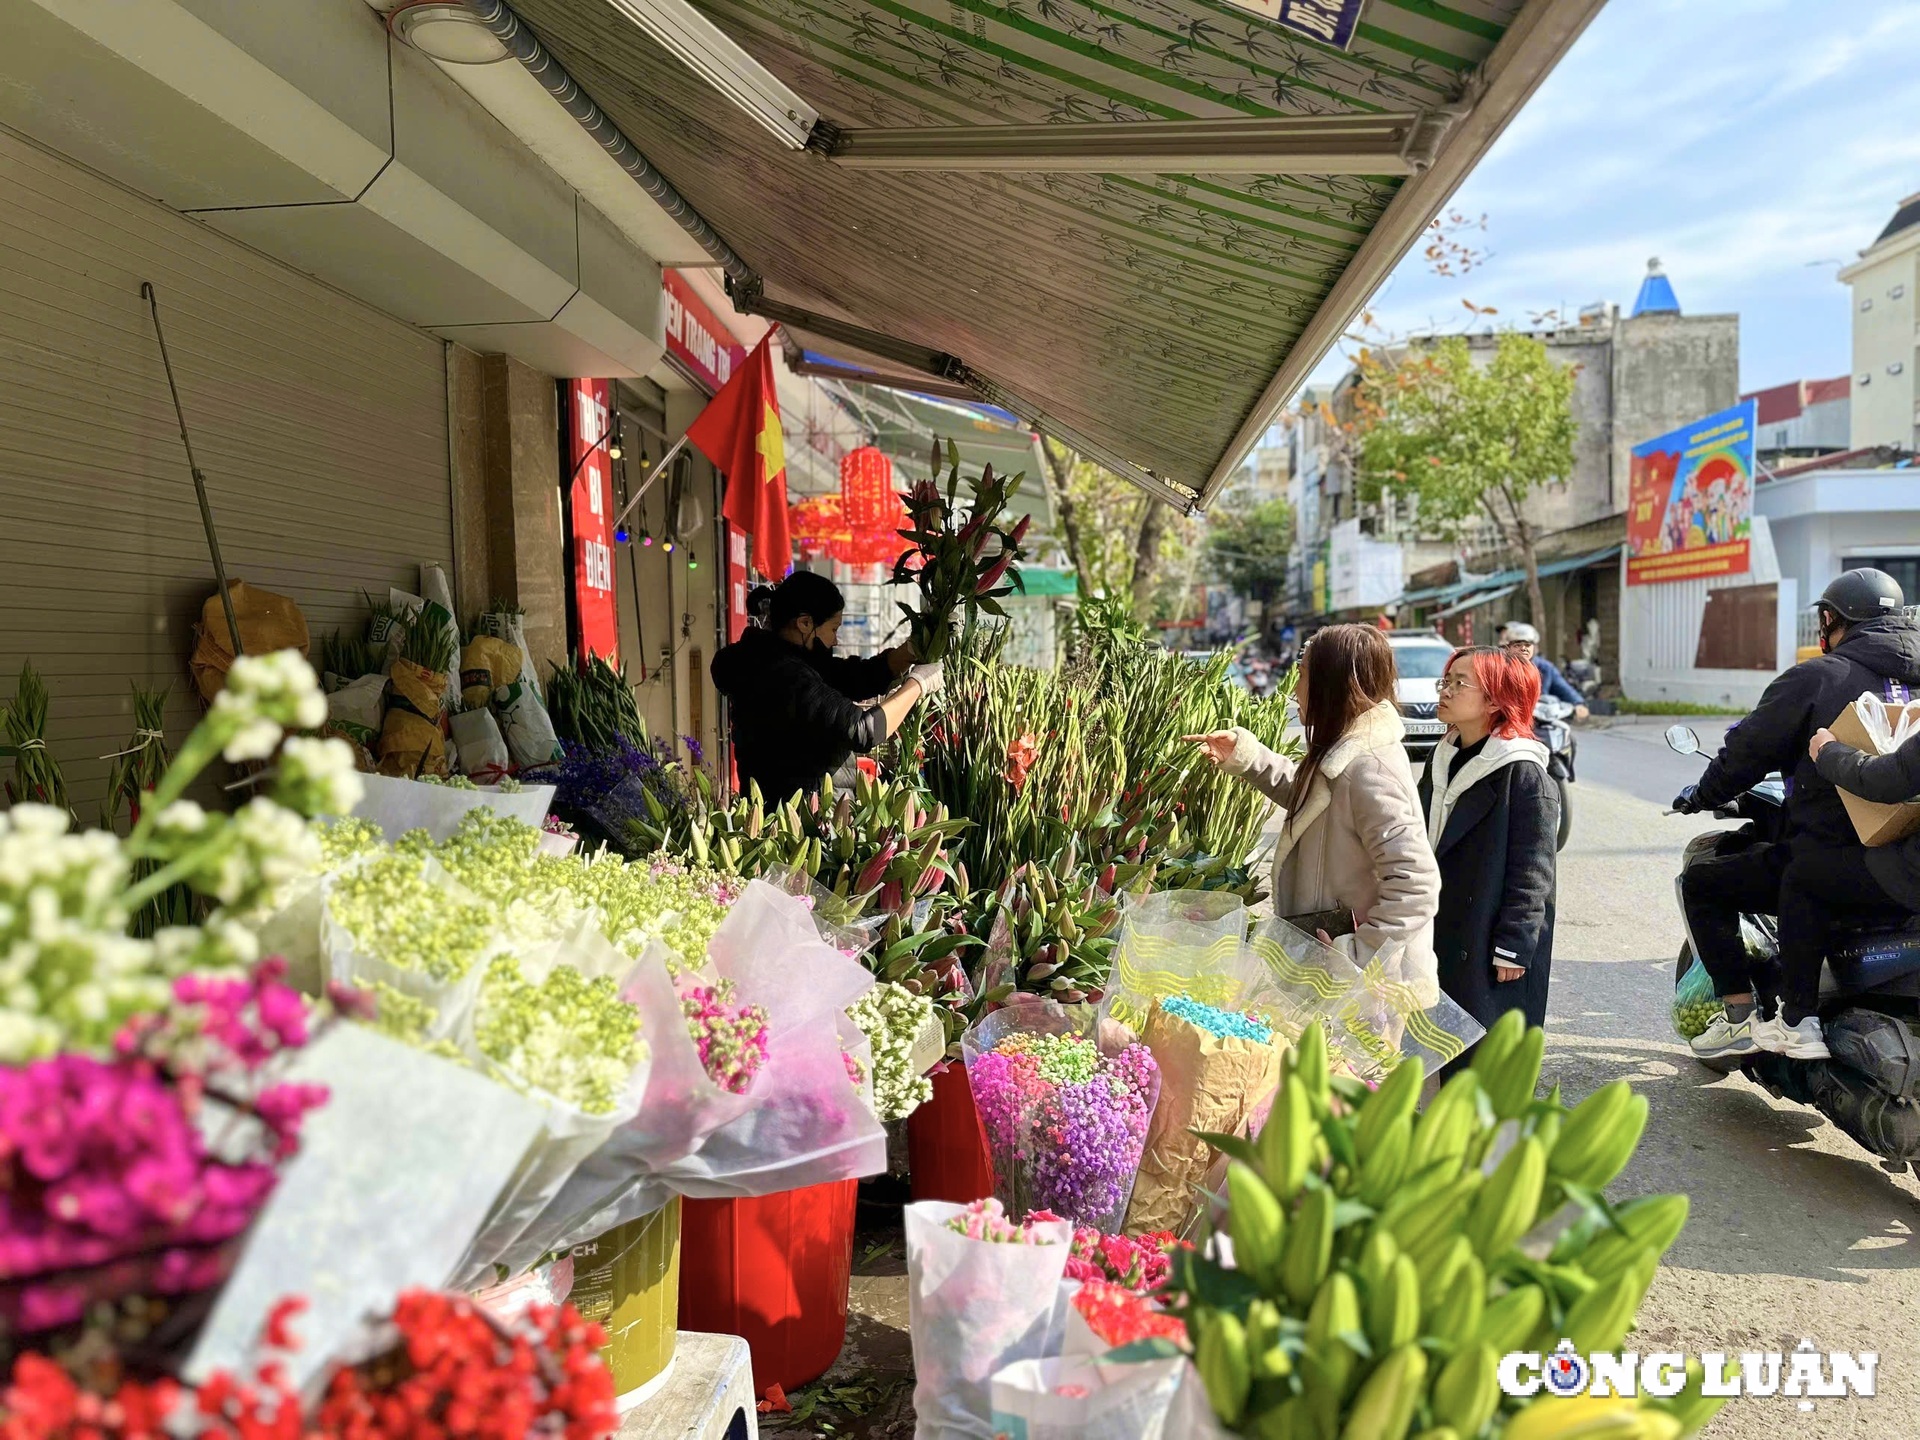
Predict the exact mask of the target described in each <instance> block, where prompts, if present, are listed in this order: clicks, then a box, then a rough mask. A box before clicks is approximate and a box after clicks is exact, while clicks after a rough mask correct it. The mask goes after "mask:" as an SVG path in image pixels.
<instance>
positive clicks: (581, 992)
mask: <svg viewBox="0 0 1920 1440" xmlns="http://www.w3.org/2000/svg"><path fill="white" fill-rule="evenodd" d="M635 968H636V967H635V965H634V963H633V962H631V961H629V960H628V959H627V958H626V957H625V956H624V955H622V954H621V953H620V952H619V951H617V950H615V949H614V948H613V947H612V946H611V945H610V944H608V943H607V941H606V939H605V937H604V936H602V935H601V934H600V933H599V931H598V929H597V928H595V927H594V926H593V924H592V921H591V919H590V917H582V918H581V920H580V921H579V922H577V923H576V924H575V926H574V927H572V929H571V931H570V932H569V933H566V934H564V935H561V936H558V937H557V938H556V939H555V941H554V942H553V943H552V944H551V945H549V946H547V947H543V948H542V949H540V950H536V951H532V952H526V953H522V954H519V955H512V956H500V957H497V958H496V959H495V960H494V961H493V962H492V964H491V966H490V973H489V975H488V977H487V979H486V981H485V982H484V983H483V984H482V986H481V990H480V994H479V997H478V1001H477V1003H476V1006H475V1010H474V1017H473V1026H472V1041H471V1046H472V1049H473V1050H474V1051H475V1052H477V1057H478V1059H479V1061H480V1063H481V1064H482V1065H483V1066H484V1068H485V1069H486V1070H487V1071H488V1072H489V1073H491V1074H493V1075H495V1076H496V1077H497V1078H499V1079H501V1080H502V1081H504V1082H505V1083H506V1085H507V1086H508V1087H509V1088H511V1089H513V1090H515V1091H516V1092H518V1093H520V1094H523V1095H526V1096H529V1097H530V1098H532V1099H534V1100H535V1101H537V1102H538V1103H539V1105H540V1107H541V1110H542V1122H543V1123H542V1126H541V1130H540V1133H539V1134H538V1135H537V1136H536V1137H535V1138H534V1140H533V1142H532V1143H531V1144H530V1145H529V1146H528V1147H527V1152H526V1155H525V1156H524V1157H523V1159H522V1161H521V1164H520V1167H519V1169H518V1170H517V1171H516V1173H515V1174H514V1177H513V1179H512V1180H511V1181H509V1182H508V1184H507V1185H506V1186H505V1188H504V1189H503V1190H502V1191H501V1193H500V1196H499V1198H498V1199H497V1200H496V1201H495V1202H494V1206H493V1209H492V1210H491V1211H490V1212H489V1213H488V1215H487V1219H486V1222H485V1223H484V1224H483V1225H482V1226H481V1228H480V1232H479V1234H477V1235H476V1236H475V1237H474V1240H473V1243H472V1245H471V1246H469V1248H468V1250H467V1254H466V1256H465V1258H464V1259H463V1260H462V1261H461V1264H460V1265H459V1267H458V1268H457V1269H456V1271H455V1277H454V1283H455V1285H456V1287H457V1288H462V1289H470V1288H472V1287H474V1286H476V1285H480V1284H483V1283H485V1282H487V1281H489V1280H492V1279H494V1278H495V1271H494V1267H495V1266H502V1267H504V1273H506V1274H509V1275H510V1274H513V1273H515V1271H516V1270H517V1269H521V1268H525V1266H526V1265H530V1264H532V1263H534V1261H536V1260H538V1258H539V1257H540V1256H541V1255H543V1254H545V1253H547V1252H548V1251H549V1250H553V1249H557V1248H558V1247H559V1242H560V1240H561V1238H562V1237H561V1236H560V1235H559V1234H558V1233H556V1232H555V1230H554V1229H553V1228H552V1227H553V1226H555V1225H556V1224H557V1223H558V1222H557V1221H554V1220H545V1221H543V1217H544V1216H545V1215H546V1213H547V1211H548V1209H549V1207H550V1206H551V1205H552V1203H553V1201H554V1198H555V1197H556V1196H557V1195H558V1194H559V1193H560V1191H561V1189H562V1187H563V1186H564V1185H565V1184H566V1182H567V1181H568V1179H569V1178H570V1177H571V1176H572V1175H573V1173H574V1171H575V1170H577V1169H578V1168H579V1166H580V1164H581V1162H582V1161H584V1160H585V1159H586V1158H587V1157H588V1156H590V1155H592V1154H593V1153H594V1152H595V1151H597V1150H598V1149H600V1147H601V1146H602V1145H604V1144H605V1143H606V1141H607V1138H608V1136H610V1135H611V1134H612V1133H613V1132H614V1131H615V1130H616V1129H618V1128H619V1127H620V1126H621V1125H622V1124H624V1123H626V1122H627V1121H629V1120H631V1119H633V1118H634V1116H636V1115H637V1114H638V1113H639V1110H640V1106H641V1101H642V1098H643V1097H644V1096H645V1095H646V1093H647V1085H648V1078H649V1074H650V1070H651V1062H650V1054H649V1051H648V1048H647V1046H646V1045H645V1043H644V1042H643V1038H642V1037H643V1035H644V1033H645V1032H644V1030H643V1028H642V1024H641V1012H640V1009H639V1007H638V1006H635V1005H633V1004H631V1003H629V1002H628V1001H626V1000H624V999H622V998H621V994H622V991H623V989H624V982H625V981H626V980H627V978H628V977H629V976H630V974H631V972H632V971H633V970H634V969H635ZM522 1254H525V1255H526V1256H527V1258H526V1259H525V1260H524V1261H520V1262H519V1263H518V1264H516V1263H514V1261H515V1259H517V1257H519V1256H520V1255H522Z"/></svg>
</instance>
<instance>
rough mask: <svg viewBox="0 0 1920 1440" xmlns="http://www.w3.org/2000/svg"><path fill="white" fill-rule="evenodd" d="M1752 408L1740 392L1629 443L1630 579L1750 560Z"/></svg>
mask: <svg viewBox="0 0 1920 1440" xmlns="http://www.w3.org/2000/svg"><path fill="white" fill-rule="evenodd" d="M1758 408H1759V407H1758V402H1757V401H1754V400H1750V399H1749V400H1743V401H1741V402H1740V403H1739V404H1738V405H1735V406H1733V407H1732V408H1731V409H1728V410H1722V411H1720V412H1719V413H1717V414H1714V415H1709V416H1707V418H1706V419H1704V420H1696V421H1695V422H1694V423H1693V424H1691V425H1683V426H1681V427H1680V428H1679V429H1678V430H1671V431H1668V432H1667V433H1666V434H1665V435H1659V436H1656V437H1655V438H1653V439H1652V440H1648V441H1646V442H1644V443H1642V444H1639V445H1636V446H1634V447H1633V465H1632V469H1631V470H1630V471H1629V474H1630V476H1631V481H1630V489H1629V491H1628V496H1627V583H1628V584H1629V585H1651V584H1657V583H1660V582H1662V581H1669V580H1700V579H1704V578H1706V577H1707V576H1710V575H1744V574H1746V573H1747V571H1748V570H1749V569H1750V568H1751V567H1752V559H1751V556H1750V555H1749V553H1748V552H1749V548H1750V546H1751V543H1752V537H1753V432H1754V427H1755V425H1756V424H1757V423H1758Z"/></svg>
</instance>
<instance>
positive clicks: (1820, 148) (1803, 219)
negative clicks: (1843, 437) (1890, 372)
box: [1314, 0, 1920, 390]
mask: <svg viewBox="0 0 1920 1440" xmlns="http://www.w3.org/2000/svg"><path fill="white" fill-rule="evenodd" d="M1915 191H1920V3H1916V0H1822V3H1819V4H1808V3H1806V0H1798V3H1790V0H1610V3H1609V4H1608V5H1607V6H1606V8H1604V9H1603V10H1602V11H1601V12H1600V14H1599V15H1598V16H1597V17H1596V18H1595V20H1594V22H1593V24H1592V25H1591V26H1589V27H1588V29H1587V32H1586V33H1585V34H1584V35H1582V36H1581V38H1580V39H1579V41H1578V42H1577V43H1576V44H1575V45H1574V47H1573V49H1572V50H1570V51H1569V52H1568V54H1567V56H1566V58H1565V59H1564V60H1562V61H1561V63H1560V65H1559V67H1558V68H1557V69H1556V70H1555V71H1554V72H1553V74H1551V75H1550V76H1548V77H1547V80H1546V82H1545V83H1544V84H1543V85H1542V86H1541V87H1540V89H1539V90H1538V91H1536V92H1535V94H1534V97H1533V99H1532V100H1531V101H1530V102H1529V103H1528V105H1527V107H1526V108H1525V109H1524V110H1522V111H1521V113H1520V114H1519V115H1518V116H1517V117H1516V118H1515V120H1514V122H1513V124H1512V125H1511V126H1509V127H1508V129H1507V131H1506V133H1505V134H1503V135H1502V136H1501V137H1500V139H1499V140H1498V141H1497V142H1495V144H1494V146H1493V148H1492V150H1490V151H1489V152H1488V154H1487V157H1486V158H1485V159H1484V160H1483V161H1482V162H1481V164H1480V166H1479V168H1478V169H1477V170H1476V171H1475V172H1474V173H1473V174H1472V175H1471V176H1469V177H1468V179H1467V181H1466V183H1465V184H1464V185H1463V186H1462V187H1461V189H1460V191H1459V193H1458V195H1457V197H1456V200H1455V202H1454V206H1453V208H1455V209H1457V210H1459V211H1461V212H1464V213H1466V214H1468V215H1470V216H1472V217H1473V218H1474V219H1476V220H1477V219H1478V217H1479V216H1480V215H1481V214H1483V213H1484V214H1485V215H1486V217H1487V228H1486V231H1485V233H1484V234H1475V235H1473V236H1472V239H1473V241H1474V242H1475V243H1476V244H1477V245H1479V246H1481V247H1483V248H1484V249H1485V251H1486V252H1487V257H1488V258H1487V259H1486V262H1485V264H1484V266H1483V267H1482V268H1479V269H1476V270H1475V271H1474V272H1473V273H1471V274H1469V275H1466V276H1465V277H1462V278H1458V279H1447V278H1441V277H1436V276H1434V275H1432V274H1431V273H1430V272H1429V270H1428V268H1427V267H1426V265H1425V264H1424V263H1423V262H1421V261H1420V260H1419V258H1418V256H1413V257H1409V259H1407V260H1406V261H1405V262H1403V263H1402V264H1401V266H1400V268H1399V270H1398V271H1396V272H1395V274H1394V275H1393V276H1392V277H1391V278H1390V279H1389V280H1388V281H1387V283H1386V285H1385V286H1384V287H1382V289H1381V291H1380V293H1379V295H1377V296H1376V297H1375V300H1374V305H1373V310H1374V314H1375V317H1376V320H1377V321H1378V323H1379V324H1380V325H1381V326H1382V327H1383V328H1384V329H1386V330H1387V331H1389V332H1390V333H1394V334H1401V333H1406V332H1408V331H1411V330H1415V329H1426V328H1428V327H1429V324H1430V323H1433V324H1437V328H1439V329H1440V330H1442V331H1447V330H1459V329H1463V328H1464V327H1465V323H1466V322H1467V321H1468V320H1469V319H1470V318H1471V317H1470V316H1469V315H1468V312H1467V311H1466V310H1465V309H1464V308H1462V305H1461V300H1462V299H1463V298H1467V299H1471V300H1472V301H1474V302H1475V303H1476V304H1480V305H1493V306H1496V307H1498V309H1499V312H1500V313H1499V316H1498V317H1497V320H1495V321H1494V322H1492V323H1496V324H1514V323H1517V324H1520V325H1526V324H1527V323H1528V321H1529V317H1530V312H1534V311H1540V310H1546V309H1550V308H1552V309H1558V308H1560V307H1561V306H1563V305H1564V306H1565V307H1566V311H1567V313H1569V314H1571V313H1572V312H1575V311H1577V310H1578V309H1579V308H1580V306H1582V305H1584V304H1589V303H1592V302H1594V301H1600V300H1611V301H1615V302H1617V303H1618V304H1619V305H1620V306H1621V307H1622V309H1626V308H1630V307H1631V305H1632V302H1633V297H1634V294H1635V292H1636V291H1637V290H1638V288H1639V285H1640V280H1641V277H1642V276H1643V275H1644V274H1645V272H1646V262H1647V259H1648V257H1649V256H1654V255H1657V256H1659V257H1660V260H1661V262H1662V263H1663V264H1664V266H1665V267H1666V271H1667V274H1668V276H1669V278H1671V280H1672V281H1673V287H1674V290H1675V293H1676V294H1677V295H1678V297H1679V300H1680V305H1681V308H1682V309H1684V310H1688V311H1694V312H1708V311H1737V312H1738V313H1739V315H1740V383H1741V388H1742V389H1743V390H1750V389H1755V388H1758V387H1760V386H1765V385H1775V384H1779V383H1781V382H1782V381H1786V380H1793V379H1797V378H1801V377H1806V378H1820V377H1825V376H1829V375H1844V374H1846V373H1847V371H1848V369H1849V361H1850V352H1849V331H1848V326H1849V310H1848V307H1847V294H1846V288H1845V287H1844V286H1842V285H1840V284H1839V283H1838V282H1837V281H1836V280H1835V279H1834V272H1835V269H1836V267H1835V266H1834V265H1832V264H1822V263H1818V262H1822V261H1833V260H1846V261H1851V260H1852V259H1853V258H1854V257H1855V256H1856V255H1857V254H1858V253H1859V251H1860V250H1862V249H1864V248H1865V247H1866V246H1867V245H1868V244H1870V243H1872V240H1873V237H1874V236H1875V235H1877V234H1878V233H1879V232H1880V229H1881V227H1883V226H1884V225H1885V224H1886V222H1887V220H1888V218H1889V217H1890V216H1891V215H1892V214H1893V211H1894V207H1895V206H1896V204H1897V203H1898V202H1899V201H1900V199H1901V198H1902V197H1903V196H1906V195H1910V194H1912V193H1913V192H1915ZM1481 323H1482V324H1484V323H1487V322H1481ZM1345 368H1346V367H1345V364H1344V363H1343V362H1342V361H1341V360H1340V359H1339V358H1338V356H1337V355H1335V356H1329V357H1328V359H1327V360H1326V361H1325V362H1324V363H1323V364H1322V365H1321V367H1320V369H1319V371H1318V372H1316V374H1315V376H1314V379H1315V381H1316V382H1327V381H1331V380H1334V379H1337V378H1338V376H1339V375H1340V373H1341V372H1342V371H1343V370H1344V369H1345Z"/></svg>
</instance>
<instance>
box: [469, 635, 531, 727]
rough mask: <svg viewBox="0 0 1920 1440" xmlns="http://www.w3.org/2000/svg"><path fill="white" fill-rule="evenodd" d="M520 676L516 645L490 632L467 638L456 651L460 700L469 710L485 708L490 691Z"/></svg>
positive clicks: (491, 695)
mask: <svg viewBox="0 0 1920 1440" xmlns="http://www.w3.org/2000/svg"><path fill="white" fill-rule="evenodd" d="M519 677H520V647H519V646H517V645H513V644H510V643H509V642H507V641H505V640H500V639H496V638H495V637H494V636H492V635H482V636H480V637H479V638H478V639H475V640H469V641H468V642H467V644H466V648H464V649H463V650H461V652H460V699H461V701H462V702H463V703H464V704H465V705H466V707H467V708H468V709H469V710H479V709H483V708H485V706H486V705H487V703H488V702H489V701H491V700H492V699H493V692H494V691H496V690H499V689H502V688H504V687H506V686H508V685H511V684H512V683H513V682H514V681H515V680H517V679H518V678H519Z"/></svg>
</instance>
